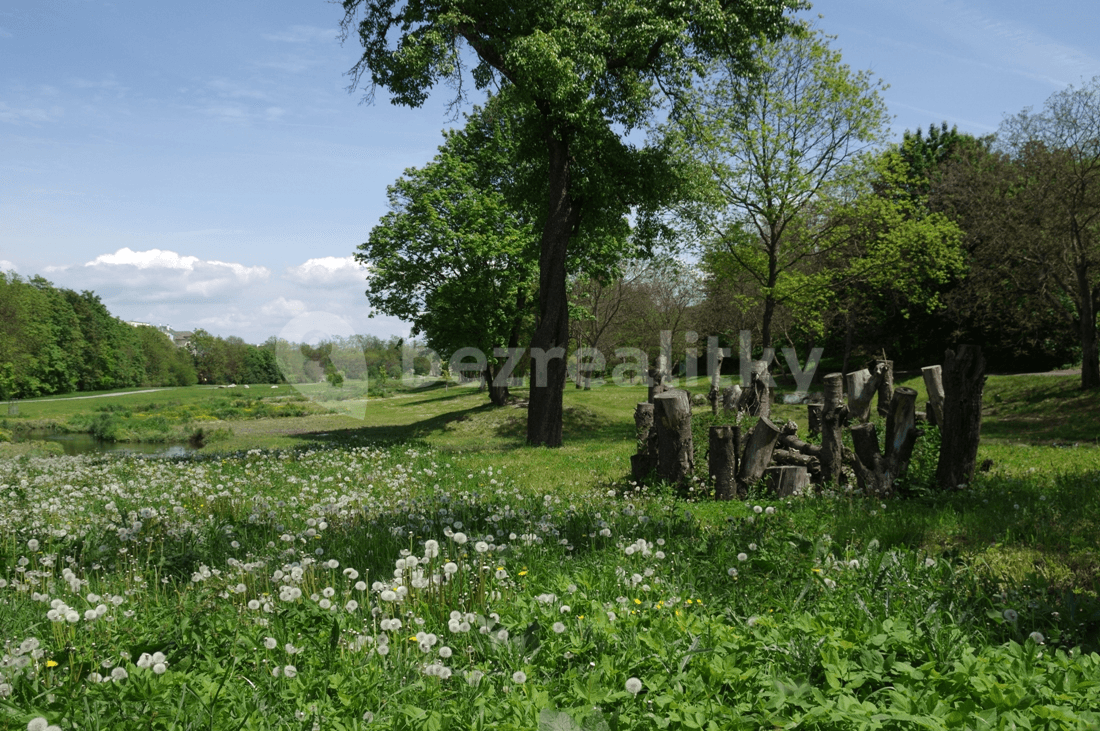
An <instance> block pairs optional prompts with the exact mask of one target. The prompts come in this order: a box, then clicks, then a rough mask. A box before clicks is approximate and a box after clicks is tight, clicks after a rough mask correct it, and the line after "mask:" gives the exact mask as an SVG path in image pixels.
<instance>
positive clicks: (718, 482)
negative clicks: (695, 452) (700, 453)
mask: <svg viewBox="0 0 1100 731" xmlns="http://www.w3.org/2000/svg"><path fill="white" fill-rule="evenodd" d="M740 433H741V430H740V429H739V428H738V427H736V426H712V427H711V428H710V457H709V471H710V476H711V479H713V480H714V497H715V498H716V499H718V500H732V499H733V498H735V497H737V446H738V442H740V441H741V437H740Z"/></svg>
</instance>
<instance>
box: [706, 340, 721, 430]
mask: <svg viewBox="0 0 1100 731" xmlns="http://www.w3.org/2000/svg"><path fill="white" fill-rule="evenodd" d="M722 360H723V358H722V349H721V348H718V352H717V353H716V354H715V357H714V363H713V365H714V372H713V373H711V374H710V392H709V393H708V394H707V399H709V400H710V413H711V414H712V415H713V416H718V402H719V401H720V400H721V398H722V396H721V393H720V392H719V390H718V384H719V383H720V382H721V380H722Z"/></svg>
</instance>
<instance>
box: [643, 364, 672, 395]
mask: <svg viewBox="0 0 1100 731" xmlns="http://www.w3.org/2000/svg"><path fill="white" fill-rule="evenodd" d="M648 375H649V395H648V398H647V399H646V400H647V401H648V402H649V403H653V399H654V398H655V397H656V396H657V394H659V393H664V392H665V391H667V390H668V386H666V385H665V374H664V372H663V371H661V370H660V369H659V368H650V369H649V372H648Z"/></svg>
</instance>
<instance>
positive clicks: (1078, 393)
mask: <svg viewBox="0 0 1100 731" xmlns="http://www.w3.org/2000/svg"><path fill="white" fill-rule="evenodd" d="M982 437H985V438H989V439H1004V440H1011V441H1017V442H1029V443H1033V444H1040V443H1048V444H1049V443H1052V442H1057V443H1059V444H1062V443H1073V442H1088V443H1093V444H1096V443H1097V439H1098V437H1100V398H1097V394H1096V392H1095V391H1082V390H1081V388H1080V381H1079V380H1078V379H1077V378H1074V377H1059V376H1036V377H1030V378H1024V377H1014V378H1011V379H1010V378H1003V379H997V380H995V381H990V384H989V386H988V387H987V389H986V393H985V396H984V398H983V407H982Z"/></svg>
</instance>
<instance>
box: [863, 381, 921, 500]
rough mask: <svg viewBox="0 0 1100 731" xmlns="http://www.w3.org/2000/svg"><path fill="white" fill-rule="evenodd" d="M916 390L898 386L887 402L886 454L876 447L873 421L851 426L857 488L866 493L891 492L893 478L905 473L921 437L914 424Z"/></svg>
mask: <svg viewBox="0 0 1100 731" xmlns="http://www.w3.org/2000/svg"><path fill="white" fill-rule="evenodd" d="M916 403H917V392H916V391H914V390H913V389H911V388H904V387H902V388H898V389H897V390H895V391H894V397H893V399H891V401H890V408H889V411H888V413H887V417H886V453H885V454H883V453H882V452H881V451H880V450H879V446H878V432H877V431H876V429H875V425H874V424H860V425H858V426H853V427H852V446H853V447H854V448H855V459H854V460H853V464H852V467H853V469H854V470H855V473H856V480H857V481H858V483H859V487H860V489H862V490H863V491H864V492H865V493H867V494H873V495H890V494H892V493H893V490H894V481H895V480H897V478H898V477H899V476H901V475H902V474H904V473H905V470H906V468H907V467H908V466H909V459H910V457H911V456H912V454H913V445H914V444H915V443H916V441H917V437H919V436H920V431H919V430H918V429H917V426H916V410H917V409H916Z"/></svg>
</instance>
